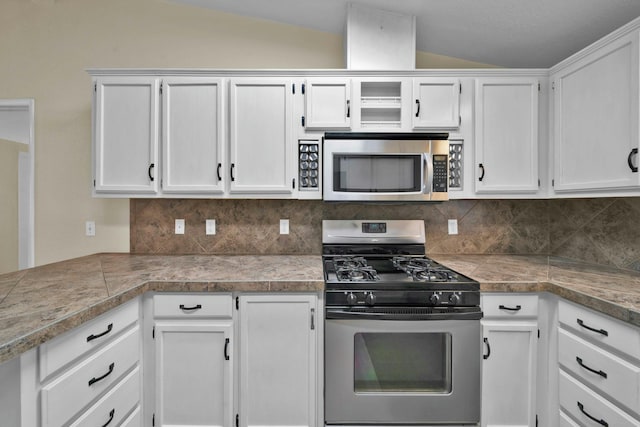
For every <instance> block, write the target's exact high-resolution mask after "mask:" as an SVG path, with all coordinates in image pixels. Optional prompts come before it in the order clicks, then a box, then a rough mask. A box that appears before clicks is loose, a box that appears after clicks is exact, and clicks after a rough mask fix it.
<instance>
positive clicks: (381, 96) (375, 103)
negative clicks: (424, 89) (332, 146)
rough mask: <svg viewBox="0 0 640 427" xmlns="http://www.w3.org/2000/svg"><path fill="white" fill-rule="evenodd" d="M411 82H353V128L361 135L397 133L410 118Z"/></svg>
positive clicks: (384, 79)
mask: <svg viewBox="0 0 640 427" xmlns="http://www.w3.org/2000/svg"><path fill="white" fill-rule="evenodd" d="M410 82H411V79H407V78H393V77H385V76H378V77H367V78H364V77H362V78H359V79H354V87H353V98H354V104H355V105H354V107H355V108H354V109H353V115H354V118H353V120H354V122H355V123H354V126H353V128H354V129H355V130H358V131H362V132H376V131H383V132H400V131H404V130H407V128H408V126H409V123H410V122H411V119H410V117H409V114H410V106H409V102H408V101H409V99H410V98H411V87H410Z"/></svg>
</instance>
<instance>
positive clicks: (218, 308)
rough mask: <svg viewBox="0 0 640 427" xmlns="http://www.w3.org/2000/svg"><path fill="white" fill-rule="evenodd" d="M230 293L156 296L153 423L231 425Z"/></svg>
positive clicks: (154, 303) (154, 308) (160, 425)
mask: <svg viewBox="0 0 640 427" xmlns="http://www.w3.org/2000/svg"><path fill="white" fill-rule="evenodd" d="M232 301H233V298H232V296H231V294H229V293H224V294H215V295H212V294H200V295H198V294H160V295H154V296H153V313H154V314H153V319H154V321H153V322H154V324H153V339H154V346H153V347H154V351H155V354H154V358H153V359H154V361H155V412H154V414H153V416H152V418H153V424H154V425H155V426H159V427H165V426H207V427H214V426H215V427H223V426H227V427H228V426H231V424H232V418H233V415H232V412H233V359H232V357H231V356H232V351H231V342H232V338H233V321H232V315H233V311H232V310H233V309H232Z"/></svg>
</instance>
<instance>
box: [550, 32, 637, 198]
mask: <svg viewBox="0 0 640 427" xmlns="http://www.w3.org/2000/svg"><path fill="white" fill-rule="evenodd" d="M638 37H639V35H638V32H637V31H634V32H632V33H630V34H627V35H624V36H623V37H619V38H617V39H614V40H613V41H611V42H610V43H607V44H604V45H603V46H601V47H599V48H598V49H595V50H593V51H590V52H588V53H587V54H585V55H583V56H577V57H576V58H570V59H568V60H567V61H565V62H564V63H561V64H560V65H559V66H556V67H555V68H553V69H552V70H551V73H552V74H551V82H552V88H553V107H554V109H553V110H554V114H553V120H554V125H553V147H554V150H553V153H554V168H553V172H554V173H553V179H554V186H553V189H554V191H555V192H556V193H557V194H558V195H560V194H563V193H571V192H578V193H580V192H584V191H586V190H604V189H630V188H633V187H638V185H640V174H639V173H638V171H637V166H638V148H639V144H640V142H639V134H638V126H639V117H638V102H639V100H640V91H639V88H638V80H639V68H638V63H639V58H638V50H639V41H638Z"/></svg>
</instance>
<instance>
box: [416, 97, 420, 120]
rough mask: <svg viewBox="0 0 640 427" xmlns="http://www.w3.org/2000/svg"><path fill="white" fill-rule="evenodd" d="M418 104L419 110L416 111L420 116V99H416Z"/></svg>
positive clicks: (417, 115)
mask: <svg viewBox="0 0 640 427" xmlns="http://www.w3.org/2000/svg"><path fill="white" fill-rule="evenodd" d="M416 105H417V106H418V110H417V111H416V117H420V100H419V99H416Z"/></svg>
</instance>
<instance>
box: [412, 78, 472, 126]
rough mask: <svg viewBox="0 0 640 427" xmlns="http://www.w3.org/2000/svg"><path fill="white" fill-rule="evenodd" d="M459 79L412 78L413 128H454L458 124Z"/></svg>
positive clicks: (459, 120) (459, 119)
mask: <svg viewBox="0 0 640 427" xmlns="http://www.w3.org/2000/svg"><path fill="white" fill-rule="evenodd" d="M460 93H461V85H460V80H459V79H455V78H437V77H431V78H415V79H413V98H414V99H415V103H414V106H413V114H412V115H411V121H412V124H413V128H414V129H434V128H435V129H455V128H458V127H459V126H460V122H461V118H460Z"/></svg>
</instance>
